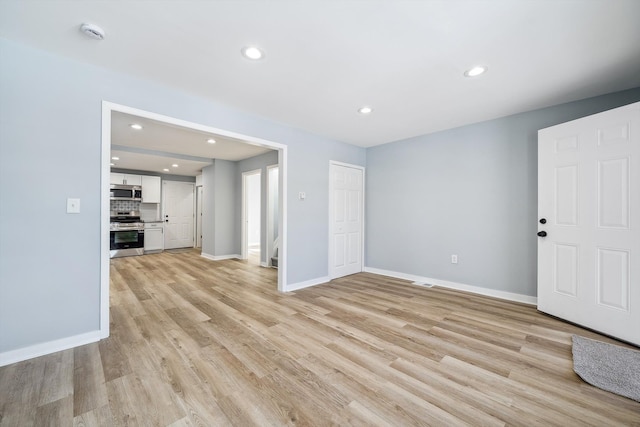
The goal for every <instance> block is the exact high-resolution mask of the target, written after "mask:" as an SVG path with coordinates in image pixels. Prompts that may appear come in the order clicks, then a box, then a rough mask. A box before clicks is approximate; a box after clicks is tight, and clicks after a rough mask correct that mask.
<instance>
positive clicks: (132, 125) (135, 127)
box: [129, 123, 142, 130]
mask: <svg viewBox="0 0 640 427" xmlns="http://www.w3.org/2000/svg"><path fill="white" fill-rule="evenodd" d="M129 126H130V127H131V129H135V130H140V129H142V126H141V125H139V124H137V123H133V124H130V125H129Z"/></svg>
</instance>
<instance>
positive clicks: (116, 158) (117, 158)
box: [111, 156, 120, 160]
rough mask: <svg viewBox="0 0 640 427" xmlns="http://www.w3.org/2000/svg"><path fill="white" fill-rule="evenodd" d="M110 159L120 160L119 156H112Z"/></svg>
mask: <svg viewBox="0 0 640 427" xmlns="http://www.w3.org/2000/svg"><path fill="white" fill-rule="evenodd" d="M111 160H120V157H115V156H114V157H112V158H111Z"/></svg>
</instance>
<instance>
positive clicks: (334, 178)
mask: <svg viewBox="0 0 640 427" xmlns="http://www.w3.org/2000/svg"><path fill="white" fill-rule="evenodd" d="M329 173H330V180H331V181H330V196H329V197H330V198H331V200H330V203H329V204H330V206H331V209H330V212H331V217H330V222H331V223H330V231H329V232H330V234H331V238H330V239H329V242H330V247H329V260H330V264H329V276H330V277H331V278H332V279H334V278H336V277H342V276H346V275H349V274H354V273H359V272H361V271H362V233H363V226H364V224H363V214H364V187H363V186H364V177H363V175H364V172H363V170H362V169H359V168H355V167H347V166H342V165H336V164H331V166H330V170H329Z"/></svg>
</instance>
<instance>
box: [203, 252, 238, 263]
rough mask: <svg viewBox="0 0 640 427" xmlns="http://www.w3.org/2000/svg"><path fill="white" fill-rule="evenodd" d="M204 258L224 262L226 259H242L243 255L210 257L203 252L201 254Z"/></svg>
mask: <svg viewBox="0 0 640 427" xmlns="http://www.w3.org/2000/svg"><path fill="white" fill-rule="evenodd" d="M200 256H201V257H202V258H206V259H210V260H211V261H222V260H225V259H242V255H240V254H229V255H210V254H205V253H204V252H202V253H201V254H200Z"/></svg>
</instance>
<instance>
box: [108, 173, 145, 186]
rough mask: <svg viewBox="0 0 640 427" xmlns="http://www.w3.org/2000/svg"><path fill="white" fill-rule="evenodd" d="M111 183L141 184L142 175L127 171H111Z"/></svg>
mask: <svg viewBox="0 0 640 427" xmlns="http://www.w3.org/2000/svg"><path fill="white" fill-rule="evenodd" d="M110 181H111V184H126V185H142V176H140V175H131V174H128V173H113V172H112V173H111V179H110Z"/></svg>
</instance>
